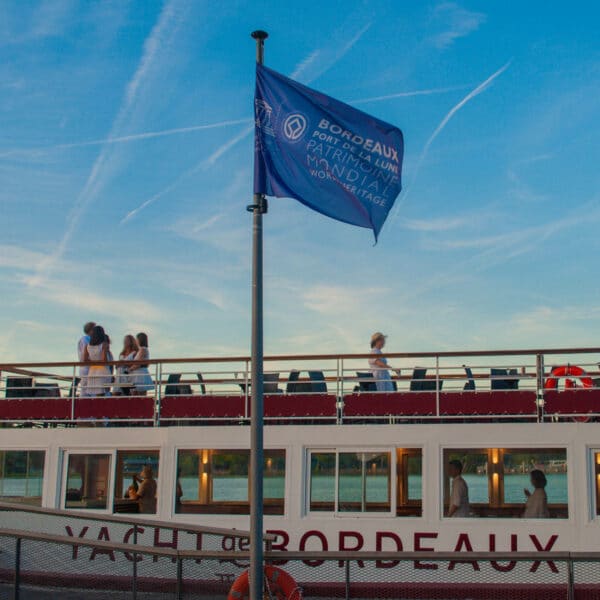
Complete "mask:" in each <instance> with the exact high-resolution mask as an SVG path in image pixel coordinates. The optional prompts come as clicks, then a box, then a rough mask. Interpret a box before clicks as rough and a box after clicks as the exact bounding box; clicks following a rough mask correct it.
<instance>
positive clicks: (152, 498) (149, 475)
mask: <svg viewBox="0 0 600 600" xmlns="http://www.w3.org/2000/svg"><path fill="white" fill-rule="evenodd" d="M140 475H141V476H135V479H136V481H137V482H138V483H139V484H140V485H139V487H138V489H137V492H135V494H131V495H130V496H129V497H130V498H131V499H133V500H137V501H138V505H139V507H140V508H139V510H140V512H141V513H142V514H147V515H153V514H155V513H156V489H157V485H156V479H154V473H153V471H152V467H151V466H150V465H146V466H144V468H143V469H142V472H141V474H140Z"/></svg>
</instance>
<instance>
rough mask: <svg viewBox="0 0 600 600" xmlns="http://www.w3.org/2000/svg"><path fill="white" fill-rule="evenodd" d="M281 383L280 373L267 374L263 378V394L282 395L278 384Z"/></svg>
mask: <svg viewBox="0 0 600 600" xmlns="http://www.w3.org/2000/svg"><path fill="white" fill-rule="evenodd" d="M278 382H279V373H265V374H264V377H263V392H264V393H265V394H281V390H280V389H279V387H278V385H277V383H278Z"/></svg>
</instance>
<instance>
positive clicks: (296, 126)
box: [283, 113, 308, 142]
mask: <svg viewBox="0 0 600 600" xmlns="http://www.w3.org/2000/svg"><path fill="white" fill-rule="evenodd" d="M307 127H308V121H307V120H306V117H305V116H304V115H301V114H300V113H294V114H291V115H290V116H289V117H288V118H287V119H286V120H285V121H284V122H283V135H285V137H286V138H287V139H288V140H290V142H297V141H299V140H300V139H301V138H302V136H303V135H304V132H305V131H306V128H307Z"/></svg>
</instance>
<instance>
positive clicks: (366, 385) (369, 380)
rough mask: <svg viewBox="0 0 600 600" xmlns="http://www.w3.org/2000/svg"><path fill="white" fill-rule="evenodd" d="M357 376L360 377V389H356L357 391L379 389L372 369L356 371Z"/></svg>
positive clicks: (374, 390)
mask: <svg viewBox="0 0 600 600" xmlns="http://www.w3.org/2000/svg"><path fill="white" fill-rule="evenodd" d="M356 376H357V377H358V379H359V381H358V390H356V391H357V392H376V391H377V384H376V383H375V379H374V378H373V373H371V372H370V371H363V372H360V371H356ZM365 380H366V381H365Z"/></svg>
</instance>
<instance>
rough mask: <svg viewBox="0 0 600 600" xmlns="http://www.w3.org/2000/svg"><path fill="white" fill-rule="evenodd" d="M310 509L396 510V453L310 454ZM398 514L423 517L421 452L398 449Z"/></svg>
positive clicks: (347, 510)
mask: <svg viewBox="0 0 600 600" xmlns="http://www.w3.org/2000/svg"><path fill="white" fill-rule="evenodd" d="M309 459H310V484H309V488H310V489H309V510H310V511H312V512H340V513H373V512H386V513H389V512H390V511H391V510H392V500H391V498H392V476H391V473H392V452H384V451H376V452H345V451H344V452H342V451H333V450H328V451H316V450H315V451H311V452H310V456H309ZM396 461H397V469H396V471H397V480H396V481H397V486H396V488H397V498H396V514H397V515H399V516H420V515H421V450H420V449H408V450H406V449H397V450H396Z"/></svg>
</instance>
